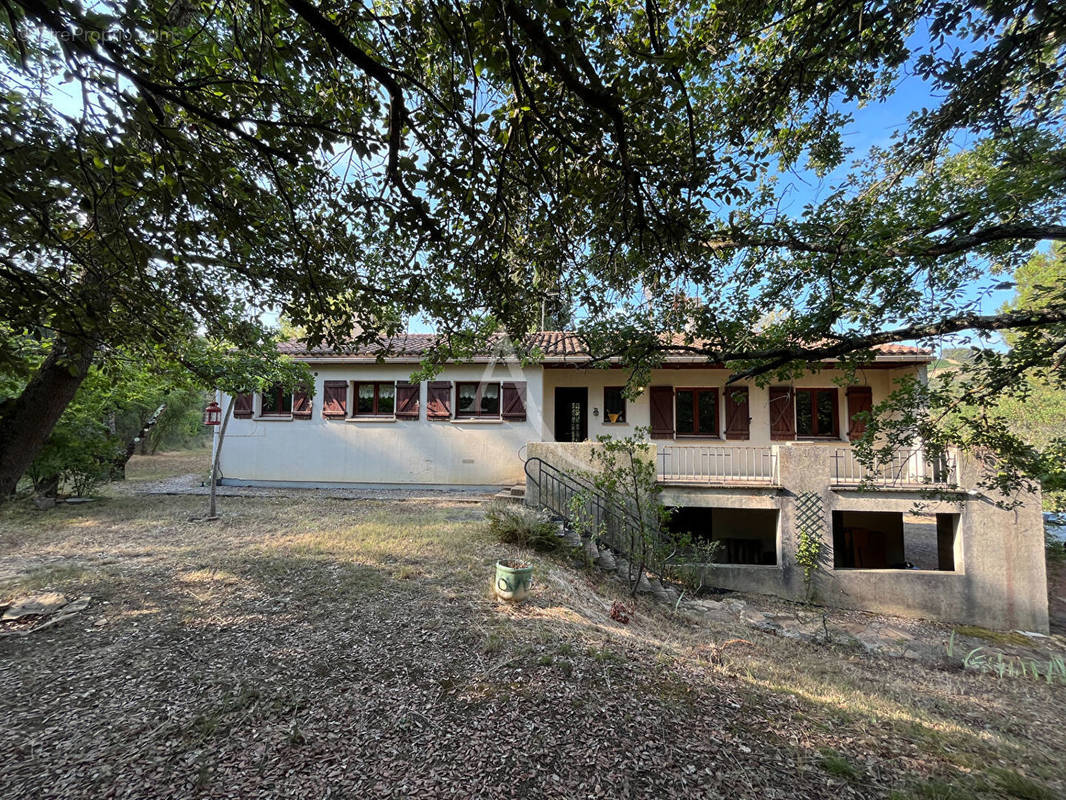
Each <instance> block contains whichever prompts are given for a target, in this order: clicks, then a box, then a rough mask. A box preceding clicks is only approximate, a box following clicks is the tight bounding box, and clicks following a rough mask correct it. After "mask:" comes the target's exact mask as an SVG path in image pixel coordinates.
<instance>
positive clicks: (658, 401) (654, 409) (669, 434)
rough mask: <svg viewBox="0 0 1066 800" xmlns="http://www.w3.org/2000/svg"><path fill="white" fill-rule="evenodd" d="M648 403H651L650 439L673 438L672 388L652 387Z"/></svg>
mask: <svg viewBox="0 0 1066 800" xmlns="http://www.w3.org/2000/svg"><path fill="white" fill-rule="evenodd" d="M649 402H650V403H651V409H650V411H651V438H652V439H673V438H674V387H673V386H652V387H651V392H650V397H649Z"/></svg>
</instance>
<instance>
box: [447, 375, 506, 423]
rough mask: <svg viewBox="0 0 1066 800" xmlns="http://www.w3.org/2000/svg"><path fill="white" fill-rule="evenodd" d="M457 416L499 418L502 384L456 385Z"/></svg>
mask: <svg viewBox="0 0 1066 800" xmlns="http://www.w3.org/2000/svg"><path fill="white" fill-rule="evenodd" d="M455 416H456V418H457V419H458V418H459V417H467V418H469V417H497V418H498V417H499V416H500V384H498V383H457V384H455Z"/></svg>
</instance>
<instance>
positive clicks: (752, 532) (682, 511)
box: [668, 506, 777, 566]
mask: <svg viewBox="0 0 1066 800" xmlns="http://www.w3.org/2000/svg"><path fill="white" fill-rule="evenodd" d="M668 528H669V529H670V530H671V531H673V532H675V533H684V532H688V533H691V534H692V538H693V539H695V540H696V541H697V542H721V543H722V546H721V548H720V549H719V551H718V557H717V560H716V562H715V563H718V564H758V565H763V566H773V565H775V564H777V510H776V509H765V508H705V507H703V506H677V507H675V508H674V509H673V513H672V514H671V515H670V521H669V523H668Z"/></svg>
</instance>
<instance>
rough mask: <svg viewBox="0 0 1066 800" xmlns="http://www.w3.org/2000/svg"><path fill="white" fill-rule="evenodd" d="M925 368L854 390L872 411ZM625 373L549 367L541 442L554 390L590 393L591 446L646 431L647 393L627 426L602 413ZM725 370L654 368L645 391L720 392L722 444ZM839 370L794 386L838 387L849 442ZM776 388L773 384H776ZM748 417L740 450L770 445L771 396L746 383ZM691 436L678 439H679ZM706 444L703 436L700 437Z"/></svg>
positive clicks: (864, 375)
mask: <svg viewBox="0 0 1066 800" xmlns="http://www.w3.org/2000/svg"><path fill="white" fill-rule="evenodd" d="M924 372H925V367H924V366H920V367H915V366H913V365H909V366H900V367H898V368H895V369H892V368H881V367H878V368H870V369H865V370H860V371H859V372H858V373H857V375H856V382H855V384H854V385H863V386H869V387H870V389H871V393H872V395H873V404H874V405H875V406H876V405H877V404H878V403H880V402H881V401H882V400H884V399H885V398H886V397H887V396H888V394H889V393H890V392H891V391H892V389H893V383H894V382H895V381H896V380H897V379H898V378H900V377H902V376H904V375H914V374H916V373H918V374H923V375H924ZM626 374H627V373H626V372H625V371H624V370H621V369H572V368H547V369H545V370H544V401H543V404H544V438H545V439H547V440H554V439H555V432H554V427H555V388H556V387H557V386H587V387H588V390H589V418H588V422H589V425H588V436H589V439H590V440H593V441H595V439H596V437H597V436H601V435H604V434H606V435H609V436H615V437H625V436H629V435H630V434H631V433H632V432H633V429H634V428H637V427H644V428H647V427H650V425H651V405H650V401H649V399H648V396H649V393H648V392H647V391H645V392H644V393H643V394H641V395H640V397H638V398H637V399H636V400H630V401H628V402H627V403H626V421H625V423H611V422H609V421H608V420H607V418H606V416H605V415H604V412H603V389H604V387H605V386H622V385H624V384H625V382H626ZM730 374H731V373H730V371H729V370H725V369H657V370H653V371H652V379H651V383H650V384H649V386H673V387H688V388H695V387H718V389H719V404H718V405H719V409H718V413H719V426H718V427H719V430H720V431H721V434H720V436H719V437H718V438H720V439H722V440H723V441H724V440H725V404H724V403H723V402H721V400H722V397H723V395H722V392H723V391H724V389H725V382H726V380H727V379H728V378H729V375H730ZM842 376H843V373H842V372H841V371H840V370H835V369H827V370H822V371H821V372H818V373H814V374H810V375H805V376H803V377H801V378H797V379H796V380H795V381H793V382H792V384H791V385H792V386H795V387H798V388H814V387H825V388H834V387H835V388H837V389H839V392H838V395H837V400H838V403H839V419H840V429H841V431H840V438H841V440H842V441H843V440H846V439H847V424H846V423H845V421H844V420H845V419H846V417H847V400H846V397H845V394H844V388H842V387H840V386H838V384H837V383H835V382H834V381H835V380H837V379H840V378H842ZM775 385H777V384H775ZM748 413H749V415H750V416H751V425H750V431H749V434H750V438H749V439H748V440H747V441H743V442H736V444H738V445H765V444H770V392H769V389H768V388H763V387H759V386H756V385H754V384H748ZM685 438H691V437H682V440H684V439H685ZM698 438H700V439H704V438H707V437H698Z"/></svg>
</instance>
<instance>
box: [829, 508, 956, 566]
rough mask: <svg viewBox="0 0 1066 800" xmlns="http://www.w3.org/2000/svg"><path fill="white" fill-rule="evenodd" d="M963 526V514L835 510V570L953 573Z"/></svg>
mask: <svg viewBox="0 0 1066 800" xmlns="http://www.w3.org/2000/svg"><path fill="white" fill-rule="evenodd" d="M958 528H959V515H958V514H930V513H922V514H909V513H908V514H904V513H902V512H898V511H834V512H833V566H834V568H836V569H917V570H937V571H940V572H954V571H955V570H956V561H957V560H958V559H959V556H960V554H959V552H958Z"/></svg>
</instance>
